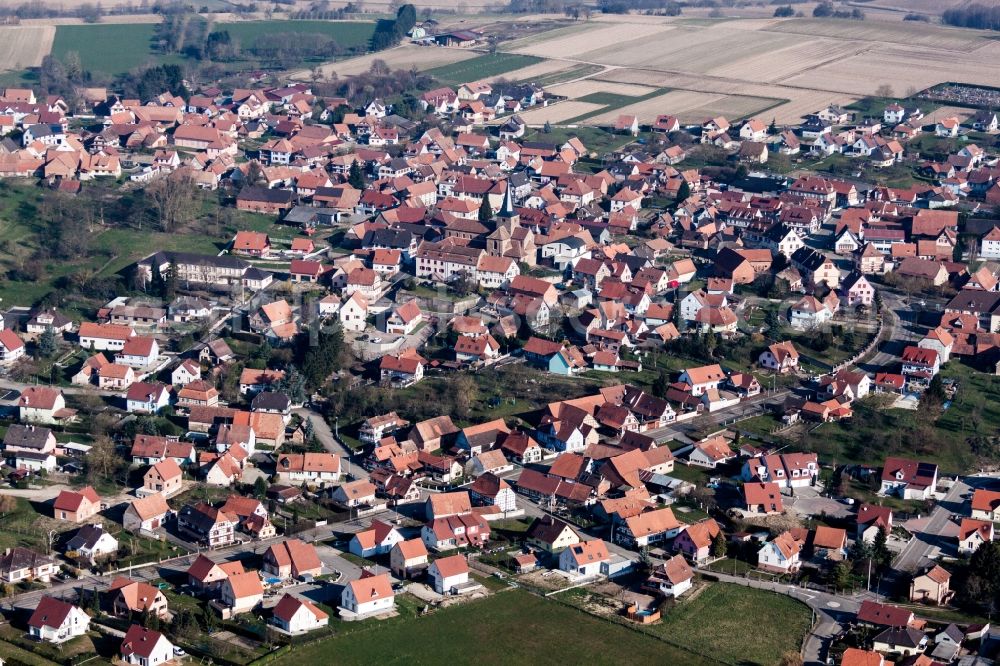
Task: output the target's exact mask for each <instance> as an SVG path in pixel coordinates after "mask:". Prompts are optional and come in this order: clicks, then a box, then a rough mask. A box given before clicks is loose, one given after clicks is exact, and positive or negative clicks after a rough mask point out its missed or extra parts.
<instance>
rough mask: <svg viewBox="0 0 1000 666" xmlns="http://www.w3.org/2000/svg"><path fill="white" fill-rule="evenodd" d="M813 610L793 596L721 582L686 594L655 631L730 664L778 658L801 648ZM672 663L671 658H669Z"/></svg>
mask: <svg viewBox="0 0 1000 666" xmlns="http://www.w3.org/2000/svg"><path fill="white" fill-rule="evenodd" d="M811 622H812V612H811V611H810V610H809V608H808V607H807V606H806V605H805V604H803V603H800V602H798V601H795V600H794V599H791V598H790V597H786V596H783V595H778V594H773V593H771V592H764V591H761V590H754V589H751V588H747V587H742V586H739V585H726V584H721V583H716V584H713V585H710V586H709V587H708V588H707V589H705V590H702V591H701V593H699V594H698V595H697V596H696V597H694V598H691V599H687V600H684V599H683V597H682V599H681V601H680V603H678V604H677V605H676V606H675V607H674V608H673V609H671V610H669V611H668V612H667V613H666V615H665V617H664V618H663V621H662V622H661V623H660V624H657V625H653V626H650V627H649V628H648V629H649V631H650V633H653V634H656V635H661V636H663V637H664V638H666V639H668V640H670V641H672V642H674V643H677V644H679V645H684V646H690V647H691V648H692V649H696V650H698V651H699V652H701V653H705V654H710V655H713V656H715V657H716V658H718V659H719V660H720V661H723V662H725V663H729V664H743V665H749V664H762V665H763V664H776V663H778V661H779V660H780V659H781V655H782V654H784V653H785V652H798V651H799V645H800V643H801V642H802V637H803V636H805V634H806V632H807V631H808V630H809V626H810V623H811ZM664 663H666V662H664Z"/></svg>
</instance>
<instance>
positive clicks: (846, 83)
mask: <svg viewBox="0 0 1000 666" xmlns="http://www.w3.org/2000/svg"><path fill="white" fill-rule="evenodd" d="M993 49H996V46H995V45H992V49H990V48H981V49H979V50H978V51H977V52H976V54H969V55H967V56H965V57H958V56H956V54H955V52H953V51H952V52H948V51H941V50H936V49H928V48H924V47H919V46H913V47H907V46H899V45H895V44H892V45H887V46H886V47H884V48H879V49H875V50H872V51H868V52H866V53H863V54H860V55H857V56H853V57H850V58H844V59H843V60H839V61H836V62H831V63H829V64H827V65H824V66H822V67H818V68H817V69H816V70H814V71H812V72H807V73H804V74H800V75H798V76H794V77H791V78H789V79H788V80H787V81H785V83H788V84H790V85H803V86H812V85H816V84H817V83H818V82H822V86H823V88H825V89H827V90H832V91H837V92H850V93H860V94H862V95H864V94H871V93H874V92H875V89H876V88H877V87H878V86H879V85H880V84H882V83H888V84H889V85H891V86H892V87H893V89H894V91H895V92H896V94H897V95H903V94H905V93H906V91H907V90H908V89H910V88H916V89H918V90H920V89H923V88H926V87H928V86H932V85H934V84H936V83H940V82H942V81H962V82H965V83H976V84H980V85H996V84H997V83H998V81H1000V78H998V68H997V63H998V62H1000V60H997V59H996V58H997V55H998V54H995V53H994V54H992V55H983V56H979V55H978V54H979V53H980V52H987V53H988V52H989V51H990V50H993Z"/></svg>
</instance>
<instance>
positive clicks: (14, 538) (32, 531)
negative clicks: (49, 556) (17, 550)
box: [0, 497, 48, 551]
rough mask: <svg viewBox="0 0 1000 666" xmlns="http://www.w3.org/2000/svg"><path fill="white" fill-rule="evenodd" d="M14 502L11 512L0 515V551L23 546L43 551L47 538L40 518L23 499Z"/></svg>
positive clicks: (29, 503)
mask: <svg viewBox="0 0 1000 666" xmlns="http://www.w3.org/2000/svg"><path fill="white" fill-rule="evenodd" d="M15 502H16V504H15V507H14V510H13V511H11V512H9V513H5V514H2V515H0V550H3V549H5V548H13V547H15V546H24V547H26V548H36V549H39V550H42V551H44V549H45V547H46V541H47V539H48V537H47V535H46V533H45V529H46V525H43V524H42V522H43V521H41V518H42V516H41V515H40V514H39V513H38V512H37V511H35V509H34V507H32V506H31V502H29V501H28V500H26V499H24V498H23V497H18V498H16V500H15Z"/></svg>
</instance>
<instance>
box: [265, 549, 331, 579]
mask: <svg viewBox="0 0 1000 666" xmlns="http://www.w3.org/2000/svg"><path fill="white" fill-rule="evenodd" d="M263 570H264V573H266V574H269V575H271V576H275V577H277V578H295V579H297V580H303V579H304V577H306V576H312V577H315V576H319V575H320V574H322V573H323V563H322V562H321V561H320V559H319V555H318V554H317V553H316V547H315V546H313V545H312V544H311V543H305V542H304V541H301V540H299V539H286V540H285V541H282V542H280V543H276V544H273V545H272V546H270V547H269V548H268V549H267V550H266V551H265V552H264V564H263Z"/></svg>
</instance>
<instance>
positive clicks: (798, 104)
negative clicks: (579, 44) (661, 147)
mask: <svg viewBox="0 0 1000 666" xmlns="http://www.w3.org/2000/svg"><path fill="white" fill-rule="evenodd" d="M599 76H601V78H602V79H607V80H609V81H613V82H623V83H637V84H640V85H649V86H657V87H665V88H671V92H670V93H667V94H666V95H662V96H660V97H658V98H656V99H658V100H660V101H661V103H662V104H663V105H664V106H663V108H662V109H661V110H659V111H657V113H669V114H672V115H680V116H685V115H688V116H696V115H697V114H699V113H703V112H705V111H712V110H714V111H715V113H710V114H708V115H719V114H721V115H724V116H726V117H727V118H729V119H730V120H734V119H736V118H738V117H739V115H740V112H742V113H743V114H747V115H749V114H753V113H756V112H757V111H758V110H759V109H760V108H764V107H766V106H769V105H770V104H764V105H761V106H758V107H757V108H749V107H750V106H752V105H751V104H749V103H748V102H747V101H745V98H748V97H749V98H758V99H771V103H773V101H774V99H787V100H788V101H787V102H785V103H784V104H782V105H780V106H777V107H775V108H773V109H769V110H768V111H767V112H766V113H764V114H763V115H764V116H765V117H766V118H767V119H768V120H770V119H771V118H774V119H775V120H776V121H777V122H779V123H795V122H800V121H801V120H802V116H804V115H806V114H807V113H812V112H814V111H816V110H817V109H821V108H823V107H824V106H826V105H828V104H839V105H846V104H850V103H851V102H854V101H856V100H857V99H858V98H859V97H860V95H850V94H843V93H830V92H828V91H823V90H809V89H806V88H792V87H787V86H783V85H776V84H772V83H766V82H765V83H754V82H743V81H738V80H735V79H712V78H706V77H702V76H696V75H688V74H670V73H664V72H652V71H648V70H636V69H616V70H613V71H610V72H604V73H603V74H600V75H599ZM671 95H673V97H671ZM720 96H722V97H723V98H726V97H728V99H727V100H726V102H725V104H723V103H721V102H720V99H719V98H720ZM647 101H649V100H647ZM674 104H676V105H677V107H678V108H674V106H673V105H674ZM748 108H749V110H748ZM692 120H699V119H698V118H696V117H694V118H692Z"/></svg>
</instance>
